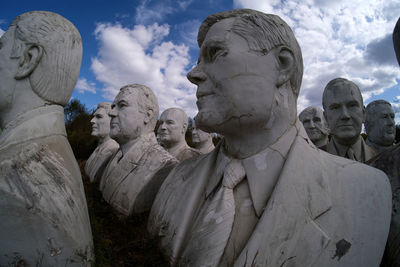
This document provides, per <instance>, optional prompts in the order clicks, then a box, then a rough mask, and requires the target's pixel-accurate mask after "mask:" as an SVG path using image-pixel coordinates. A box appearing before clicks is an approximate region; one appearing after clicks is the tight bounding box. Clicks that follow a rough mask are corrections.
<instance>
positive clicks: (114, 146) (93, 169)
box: [85, 102, 119, 182]
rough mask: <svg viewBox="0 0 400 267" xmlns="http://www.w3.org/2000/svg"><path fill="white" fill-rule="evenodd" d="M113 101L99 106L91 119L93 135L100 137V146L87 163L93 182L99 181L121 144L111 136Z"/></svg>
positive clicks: (86, 168) (87, 172)
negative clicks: (110, 112) (110, 114)
mask: <svg viewBox="0 0 400 267" xmlns="http://www.w3.org/2000/svg"><path fill="white" fill-rule="evenodd" d="M110 110H111V103H107V102H102V103H99V104H98V106H97V109H96V111H95V112H94V114H93V118H92V120H91V121H90V122H91V124H92V136H95V137H96V138H97V139H98V142H99V143H98V146H97V147H96V149H95V150H94V151H93V153H92V154H91V155H90V157H89V158H88V160H87V161H86V164H85V173H86V174H87V176H89V179H90V181H91V182H98V181H99V180H100V178H101V175H102V174H103V171H104V169H105V167H106V166H107V164H108V162H109V161H110V159H111V156H112V155H113V154H114V153H115V152H116V151H117V150H118V148H119V145H118V143H117V142H115V141H114V140H113V139H111V138H110V116H108V112H109V111H110Z"/></svg>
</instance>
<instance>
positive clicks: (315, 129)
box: [299, 106, 329, 148]
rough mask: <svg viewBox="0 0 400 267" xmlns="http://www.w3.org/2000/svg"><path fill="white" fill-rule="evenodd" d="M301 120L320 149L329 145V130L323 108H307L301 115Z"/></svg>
mask: <svg viewBox="0 0 400 267" xmlns="http://www.w3.org/2000/svg"><path fill="white" fill-rule="evenodd" d="M299 119H300V121H301V122H302V123H303V126H304V128H305V129H306V132H307V135H308V137H309V138H310V139H311V141H312V142H313V143H314V145H316V146H317V147H319V148H320V147H323V146H326V145H327V144H328V142H329V128H328V123H327V122H326V120H325V117H324V111H323V110H322V109H321V108H319V107H313V106H311V107H307V108H305V109H304V110H303V111H302V112H301V113H300V115H299Z"/></svg>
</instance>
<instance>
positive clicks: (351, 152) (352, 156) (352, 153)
mask: <svg viewBox="0 0 400 267" xmlns="http://www.w3.org/2000/svg"><path fill="white" fill-rule="evenodd" d="M346 155H347V158H349V159H352V160H357V159H356V156H355V155H354V151H353V149H352V148H351V147H349V149H348V150H347V153H346Z"/></svg>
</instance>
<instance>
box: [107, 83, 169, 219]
mask: <svg viewBox="0 0 400 267" xmlns="http://www.w3.org/2000/svg"><path fill="white" fill-rule="evenodd" d="M111 107H112V108H111V110H110V111H109V113H108V115H110V117H111V121H110V127H111V128H110V137H111V138H113V139H114V140H115V141H116V142H117V143H118V144H119V149H118V151H117V152H116V153H114V155H113V156H112V158H111V160H110V161H109V163H108V165H107V167H106V169H105V170H104V172H103V175H102V177H101V181H100V190H101V191H102V194H103V198H104V199H105V200H106V201H107V202H108V203H109V204H110V205H111V206H112V207H113V208H114V209H115V210H116V211H117V212H118V213H119V214H120V215H121V217H127V216H129V215H131V214H133V213H136V214H137V213H141V212H145V211H147V210H149V209H150V207H151V204H152V203H153V200H154V197H155V195H156V193H157V191H158V188H159V187H160V185H161V183H162V182H163V181H164V179H165V177H166V176H167V175H168V173H169V171H170V170H171V169H172V168H173V167H174V166H175V165H176V163H177V161H176V159H175V158H174V157H173V156H172V155H170V154H169V153H168V152H167V151H165V150H164V149H163V148H162V147H161V146H160V145H159V144H158V143H157V140H156V137H155V134H154V127H155V125H156V123H157V117H158V101H157V98H156V96H155V95H154V93H153V91H152V90H151V89H150V88H149V87H147V86H144V85H141V84H130V85H126V86H124V87H122V88H121V89H120V92H119V93H118V95H117V96H116V97H115V99H114V102H113V104H112V106H111Z"/></svg>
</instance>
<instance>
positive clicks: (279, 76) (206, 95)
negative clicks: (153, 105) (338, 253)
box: [187, 9, 303, 142]
mask: <svg viewBox="0 0 400 267" xmlns="http://www.w3.org/2000/svg"><path fill="white" fill-rule="evenodd" d="M197 40H198V44H199V47H200V55H199V59H198V64H197V66H196V67H195V68H194V69H192V70H191V71H190V72H189V73H188V75H187V77H188V79H189V80H190V81H191V82H192V83H194V84H196V85H197V93H196V96H197V99H198V100H197V106H198V109H199V112H198V114H197V115H196V117H195V120H196V123H197V125H198V127H199V128H200V129H202V130H204V131H206V132H216V133H219V134H222V135H224V136H225V137H228V136H230V135H240V136H243V135H244V134H245V133H247V134H250V133H253V132H260V129H263V132H264V133H265V132H269V133H268V136H270V139H271V141H274V140H275V139H276V138H277V137H278V136H280V135H281V134H282V132H283V131H284V130H285V129H287V128H288V125H290V124H293V123H294V122H295V120H296V117H297V113H296V100H297V96H298V94H299V90H300V85H301V80H302V74H303V60H302V55H301V50H300V47H299V45H298V43H297V41H296V38H295V37H294V35H293V32H292V30H291V29H290V27H289V26H288V25H287V24H286V23H285V22H284V21H283V20H282V19H281V18H279V17H278V16H275V15H272V14H264V13H261V12H258V11H254V10H246V9H241V10H233V11H227V12H222V13H218V14H214V15H210V16H209V17H208V18H207V19H206V20H205V21H204V22H203V23H202V24H201V26H200V29H199V33H198V38H197ZM243 88H246V89H247V90H243ZM282 116H283V118H285V119H282ZM278 118H281V119H279V121H278ZM282 122H284V123H282ZM271 132H275V133H274V134H271ZM267 142H268V141H267Z"/></svg>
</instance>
